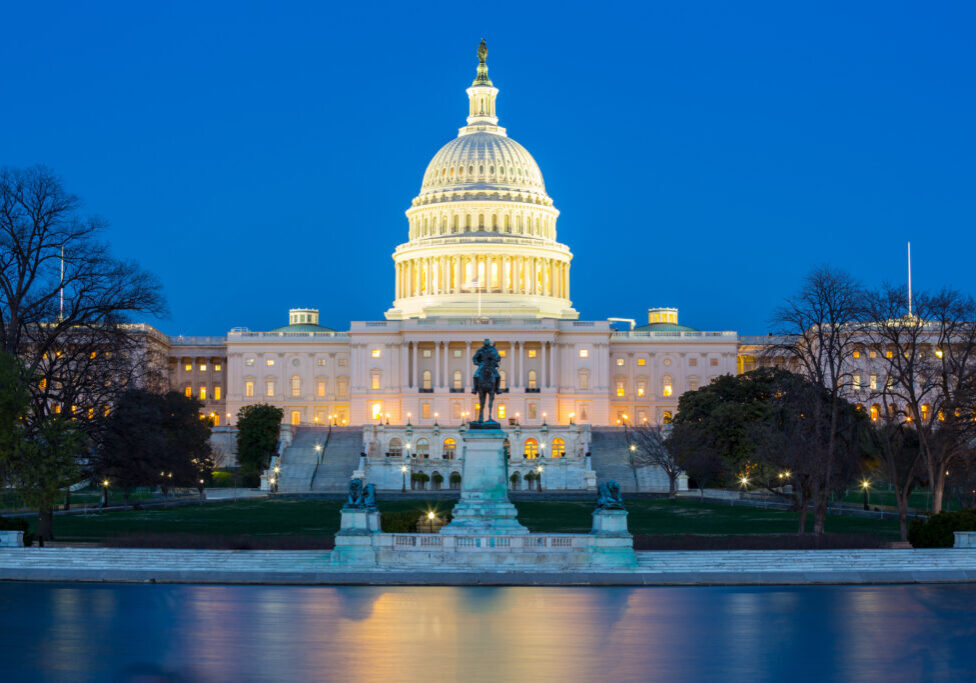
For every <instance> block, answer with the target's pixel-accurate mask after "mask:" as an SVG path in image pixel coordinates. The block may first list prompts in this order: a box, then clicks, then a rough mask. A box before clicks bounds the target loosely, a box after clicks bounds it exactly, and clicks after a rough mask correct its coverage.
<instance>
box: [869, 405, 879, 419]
mask: <svg viewBox="0 0 976 683" xmlns="http://www.w3.org/2000/svg"><path fill="white" fill-rule="evenodd" d="M879 412H880V411H879V410H878V404H874V405H873V406H871V420H872V421H877V419H878V413H879Z"/></svg>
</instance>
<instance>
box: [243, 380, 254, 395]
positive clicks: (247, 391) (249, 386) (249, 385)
mask: <svg viewBox="0 0 976 683" xmlns="http://www.w3.org/2000/svg"><path fill="white" fill-rule="evenodd" d="M244 396H246V397H247V398H251V397H252V396H254V382H244Z"/></svg>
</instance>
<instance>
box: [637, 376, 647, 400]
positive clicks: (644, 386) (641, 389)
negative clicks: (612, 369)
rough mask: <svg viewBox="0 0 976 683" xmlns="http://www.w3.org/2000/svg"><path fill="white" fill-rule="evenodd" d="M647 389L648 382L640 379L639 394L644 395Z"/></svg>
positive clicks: (638, 384)
mask: <svg viewBox="0 0 976 683" xmlns="http://www.w3.org/2000/svg"><path fill="white" fill-rule="evenodd" d="M646 389H647V382H645V381H644V380H640V381H639V382H637V395H638V396H643V395H644V393H645V390H646Z"/></svg>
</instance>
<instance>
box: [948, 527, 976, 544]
mask: <svg viewBox="0 0 976 683" xmlns="http://www.w3.org/2000/svg"><path fill="white" fill-rule="evenodd" d="M952 533H953V536H955V538H954V540H953V543H952V547H953V548H976V531H953V532H952Z"/></svg>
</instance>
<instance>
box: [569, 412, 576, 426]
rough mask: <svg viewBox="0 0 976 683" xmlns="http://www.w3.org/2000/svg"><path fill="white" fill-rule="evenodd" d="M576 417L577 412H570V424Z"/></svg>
mask: <svg viewBox="0 0 976 683" xmlns="http://www.w3.org/2000/svg"><path fill="white" fill-rule="evenodd" d="M574 417H576V413H570V414H569V424H573V418H574Z"/></svg>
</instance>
